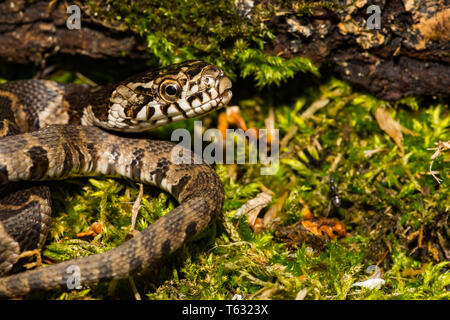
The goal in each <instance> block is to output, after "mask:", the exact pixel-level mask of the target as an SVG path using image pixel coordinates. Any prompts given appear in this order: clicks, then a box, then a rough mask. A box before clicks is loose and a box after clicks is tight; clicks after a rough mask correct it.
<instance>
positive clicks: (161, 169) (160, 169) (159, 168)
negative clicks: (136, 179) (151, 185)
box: [150, 158, 170, 185]
mask: <svg viewBox="0 0 450 320" xmlns="http://www.w3.org/2000/svg"><path fill="white" fill-rule="evenodd" d="M169 166H170V162H169V160H167V159H166V158H162V159H159V161H158V163H157V164H156V169H155V170H153V171H152V172H150V174H151V175H152V177H153V175H154V176H155V177H154V179H155V183H156V184H157V185H160V184H161V181H162V180H163V179H164V178H165V177H166V174H167V172H168V171H169Z"/></svg>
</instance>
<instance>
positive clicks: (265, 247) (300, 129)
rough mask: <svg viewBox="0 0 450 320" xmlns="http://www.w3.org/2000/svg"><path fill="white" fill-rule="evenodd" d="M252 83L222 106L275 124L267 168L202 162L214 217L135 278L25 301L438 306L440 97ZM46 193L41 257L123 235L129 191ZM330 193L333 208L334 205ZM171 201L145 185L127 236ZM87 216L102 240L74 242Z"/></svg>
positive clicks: (106, 245)
mask: <svg viewBox="0 0 450 320" xmlns="http://www.w3.org/2000/svg"><path fill="white" fill-rule="evenodd" d="M64 77H66V80H67V74H63V78H64ZM69 78H71V79H72V80H70V81H73V79H74V78H76V75H72V76H70V77H69ZM55 80H65V79H62V78H61V76H59V78H58V77H56V79H55ZM77 82H79V79H77ZM253 85H254V84H253V83H251V81H243V82H242V83H239V84H238V85H236V84H235V88H237V89H235V90H234V97H233V100H232V102H231V105H233V106H238V107H239V110H240V117H241V118H242V119H243V120H244V121H245V123H246V124H247V126H248V127H249V128H250V127H253V128H260V129H261V128H271V127H273V128H276V129H278V130H279V139H278V140H277V142H279V144H280V149H279V163H278V167H276V166H275V165H274V164H272V174H268V175H262V174H261V169H262V168H264V167H265V168H268V167H269V166H270V164H269V165H263V164H261V163H258V164H228V165H226V164H217V165H215V168H216V171H217V173H218V174H219V176H220V178H221V180H222V182H223V185H224V188H225V193H226V195H225V204H224V207H223V211H222V215H221V216H220V218H219V220H218V222H217V223H216V224H214V225H212V226H211V227H209V228H208V229H207V230H205V231H204V232H202V233H201V234H200V235H199V236H197V237H196V238H195V239H194V240H193V241H191V242H189V243H188V244H186V245H184V246H183V247H182V248H181V249H179V250H177V251H176V252H175V253H174V254H172V255H171V256H170V257H169V258H168V259H165V260H164V261H161V262H160V263H158V264H157V265H155V266H154V268H152V270H150V271H148V272H146V273H145V274H143V275H137V276H135V277H134V281H131V280H130V279H125V280H121V281H113V282H105V283H101V284H99V285H96V286H92V287H89V288H86V289H84V290H81V291H74V292H65V293H62V292H50V293H37V294H33V295H30V296H29V297H30V298H51V299H112V298H122V299H128V298H133V297H135V296H137V295H138V296H140V297H141V298H143V299H231V298H233V297H235V296H236V295H239V296H240V297H242V298H243V299H449V298H450V292H449V291H448V289H449V286H450V273H449V271H448V270H449V263H448V259H449V256H448V254H449V251H448V249H449V248H448V239H449V227H448V216H449V212H450V202H449V196H448V195H449V182H450V180H449V178H448V175H449V161H450V157H449V152H448V149H449V144H448V143H449V141H450V131H449V125H450V115H449V106H448V105H446V104H445V103H444V102H443V101H441V100H440V99H416V98H409V99H405V100H402V101H398V102H396V103H388V102H385V101H381V100H378V99H376V98H374V97H372V96H370V95H367V94H364V93H362V92H359V91H356V90H354V89H352V88H351V87H350V86H349V85H348V84H347V83H345V82H342V81H340V80H337V79H335V78H333V77H324V78H323V79H322V80H317V79H315V80H314V79H312V78H311V77H308V76H301V77H300V76H296V77H294V78H293V79H291V80H289V81H287V82H285V83H282V84H281V85H280V86H268V87H265V88H264V89H261V90H255V89H252V87H253ZM234 110H236V107H235V108H234ZM195 120H199V119H195ZM202 121H203V129H204V130H206V129H208V128H216V127H217V126H218V113H217V112H216V113H213V114H211V115H209V116H207V117H204V118H203V119H202ZM193 123H194V120H189V121H185V122H182V123H175V124H172V125H170V126H167V127H164V128H160V129H159V130H156V132H155V133H154V134H153V136H157V137H158V138H162V139H166V140H170V133H171V132H172V131H173V130H174V129H176V128H188V129H189V130H190V131H191V132H192V131H193V125H194V124H193ZM232 127H233V126H232ZM273 139H275V138H273ZM439 143H440V145H439ZM438 147H439V150H438ZM274 163H275V162H274ZM330 179H333V180H334V184H333V185H334V187H335V188H337V190H336V192H335V193H332V192H330V187H331V186H330ZM50 185H51V188H52V191H53V202H54V203H55V208H54V220H53V223H52V226H51V230H50V236H49V238H48V241H47V244H46V246H45V248H44V250H43V251H42V255H43V259H44V263H47V264H48V263H55V262H57V261H62V260H67V259H72V258H75V257H79V256H84V255H88V254H93V253H99V252H104V251H106V250H109V249H111V248H113V247H116V246H117V245H119V244H120V243H122V242H123V241H124V239H125V236H126V235H127V234H128V232H129V231H130V225H131V211H132V210H131V209H132V206H133V203H134V201H135V200H136V198H137V196H138V192H139V186H138V185H137V184H136V183H134V182H131V181H125V180H120V179H101V178H95V179H94V178H81V179H72V180H68V181H61V182H51V183H50ZM262 194H263V195H265V196H268V197H266V198H264V197H262V196H261V195H262ZM336 195H338V197H339V200H340V206H335V205H333V196H336ZM255 198H256V200H253V202H249V200H251V199H255ZM255 201H256V205H255ZM244 204H246V205H247V207H246V209H244V210H242V209H241V210H239V208H241V207H242V206H243V205H244ZM176 205H177V203H176V201H175V200H174V199H173V198H172V197H171V196H170V195H168V194H167V193H164V192H163V191H161V190H159V189H157V188H154V187H149V186H145V187H144V195H143V198H142V201H141V208H140V210H139V214H138V218H137V222H136V229H137V230H142V229H144V228H145V227H147V226H148V225H149V224H151V223H152V222H154V221H155V220H157V219H158V218H160V217H162V216H163V215H164V214H165V213H167V212H168V211H170V210H171V209H173V208H174V207H175V206H176ZM258 206H259V207H258ZM95 222H98V223H100V224H101V226H102V228H101V233H100V234H95V233H93V234H92V232H91V236H90V237H89V236H88V237H80V234H79V233H83V232H87V231H89V230H90V229H91V225H92V224H93V223H95ZM339 227H340V228H341V229H339ZM342 228H343V229H344V230H345V231H343V230H342ZM77 234H78V236H77ZM446 260H447V262H446ZM373 270H376V272H375V273H373V272H371V271H373ZM370 279H372V280H374V279H382V280H383V281H380V280H374V281H375V283H378V284H379V286H378V287H377V288H366V287H364V288H361V287H358V286H356V285H354V286H352V285H353V284H354V283H357V282H364V281H366V280H370ZM377 281H378V282H377ZM133 282H134V284H132V283H133ZM372 282H373V281H372ZM365 283H366V284H367V282H365Z"/></svg>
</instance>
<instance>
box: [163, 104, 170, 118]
mask: <svg viewBox="0 0 450 320" xmlns="http://www.w3.org/2000/svg"><path fill="white" fill-rule="evenodd" d="M169 107H170V104H169V103H166V104H163V105H162V106H161V112H162V114H163V115H165V116H167V115H168V110H169Z"/></svg>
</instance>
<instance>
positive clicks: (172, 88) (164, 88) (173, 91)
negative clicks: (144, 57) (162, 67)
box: [159, 79, 181, 102]
mask: <svg viewBox="0 0 450 320" xmlns="http://www.w3.org/2000/svg"><path fill="white" fill-rule="evenodd" d="M159 94H160V95H161V97H162V98H163V99H164V100H166V101H168V102H172V101H175V100H176V99H178V98H179V97H180V94H181V86H180V84H179V83H178V82H177V81H175V80H171V79H167V80H164V81H163V82H162V83H161V85H160V86H159Z"/></svg>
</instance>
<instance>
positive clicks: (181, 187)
mask: <svg viewBox="0 0 450 320" xmlns="http://www.w3.org/2000/svg"><path fill="white" fill-rule="evenodd" d="M190 180H191V177H190V176H187V175H186V176H183V177H182V178H181V179H180V180H179V181H178V183H177V184H175V185H173V186H172V195H173V196H174V197H175V198H178V196H179V195H180V193H181V192H182V191H183V190H184V187H186V185H187V184H188V183H189V181H190Z"/></svg>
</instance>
